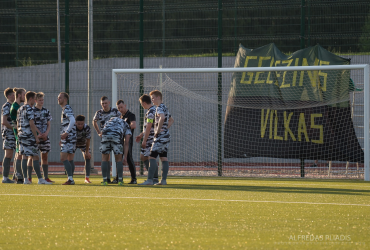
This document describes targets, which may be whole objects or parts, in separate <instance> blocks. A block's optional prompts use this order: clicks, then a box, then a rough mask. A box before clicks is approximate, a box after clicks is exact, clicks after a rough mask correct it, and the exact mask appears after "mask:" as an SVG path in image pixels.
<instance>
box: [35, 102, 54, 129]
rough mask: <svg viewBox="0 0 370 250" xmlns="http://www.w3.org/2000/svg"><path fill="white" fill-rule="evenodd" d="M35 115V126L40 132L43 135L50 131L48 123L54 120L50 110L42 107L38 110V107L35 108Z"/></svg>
mask: <svg viewBox="0 0 370 250" xmlns="http://www.w3.org/2000/svg"><path fill="white" fill-rule="evenodd" d="M33 111H34V113H35V125H36V127H37V129H38V130H40V132H41V133H42V134H43V133H45V132H46V130H47V129H48V122H49V121H51V120H52V117H51V115H50V112H49V110H47V109H46V108H44V107H42V108H41V109H38V108H36V107H34V108H33Z"/></svg>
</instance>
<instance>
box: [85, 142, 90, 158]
mask: <svg viewBox="0 0 370 250" xmlns="http://www.w3.org/2000/svg"><path fill="white" fill-rule="evenodd" d="M89 151H90V139H86V151H85V155H86V159H91V154H90V152H89Z"/></svg>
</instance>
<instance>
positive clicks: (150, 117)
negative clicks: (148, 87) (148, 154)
mask: <svg viewBox="0 0 370 250" xmlns="http://www.w3.org/2000/svg"><path fill="white" fill-rule="evenodd" d="M155 109H156V108H155V106H151V107H150V108H149V109H148V111H147V112H146V113H145V117H144V126H143V132H144V134H145V130H146V126H147V125H148V123H153V125H152V127H151V129H150V133H149V136H148V139H147V140H146V143H147V144H151V143H152V142H153V140H154V121H155Z"/></svg>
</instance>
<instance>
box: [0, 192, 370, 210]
mask: <svg viewBox="0 0 370 250" xmlns="http://www.w3.org/2000/svg"><path fill="white" fill-rule="evenodd" d="M0 196H33V197H66V198H114V199H147V200H187V201H221V202H247V203H281V204H307V205H336V206H360V207H361V206H362V207H370V204H345V203H320V202H304V201H253V200H222V199H200V198H165V197H164V198H160V197H124V196H100V195H98V196H96V195H95V196H87V195H82V196H78V195H58V194H0Z"/></svg>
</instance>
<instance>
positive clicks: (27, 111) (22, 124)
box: [17, 104, 35, 140]
mask: <svg viewBox="0 0 370 250" xmlns="http://www.w3.org/2000/svg"><path fill="white" fill-rule="evenodd" d="M30 120H35V114H34V111H33V108H32V107H31V106H30V105H28V104H25V105H23V106H22V107H20V108H19V109H18V112H17V129H18V137H19V139H23V140H27V139H30V138H34V136H33V133H32V130H31V126H30Z"/></svg>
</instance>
